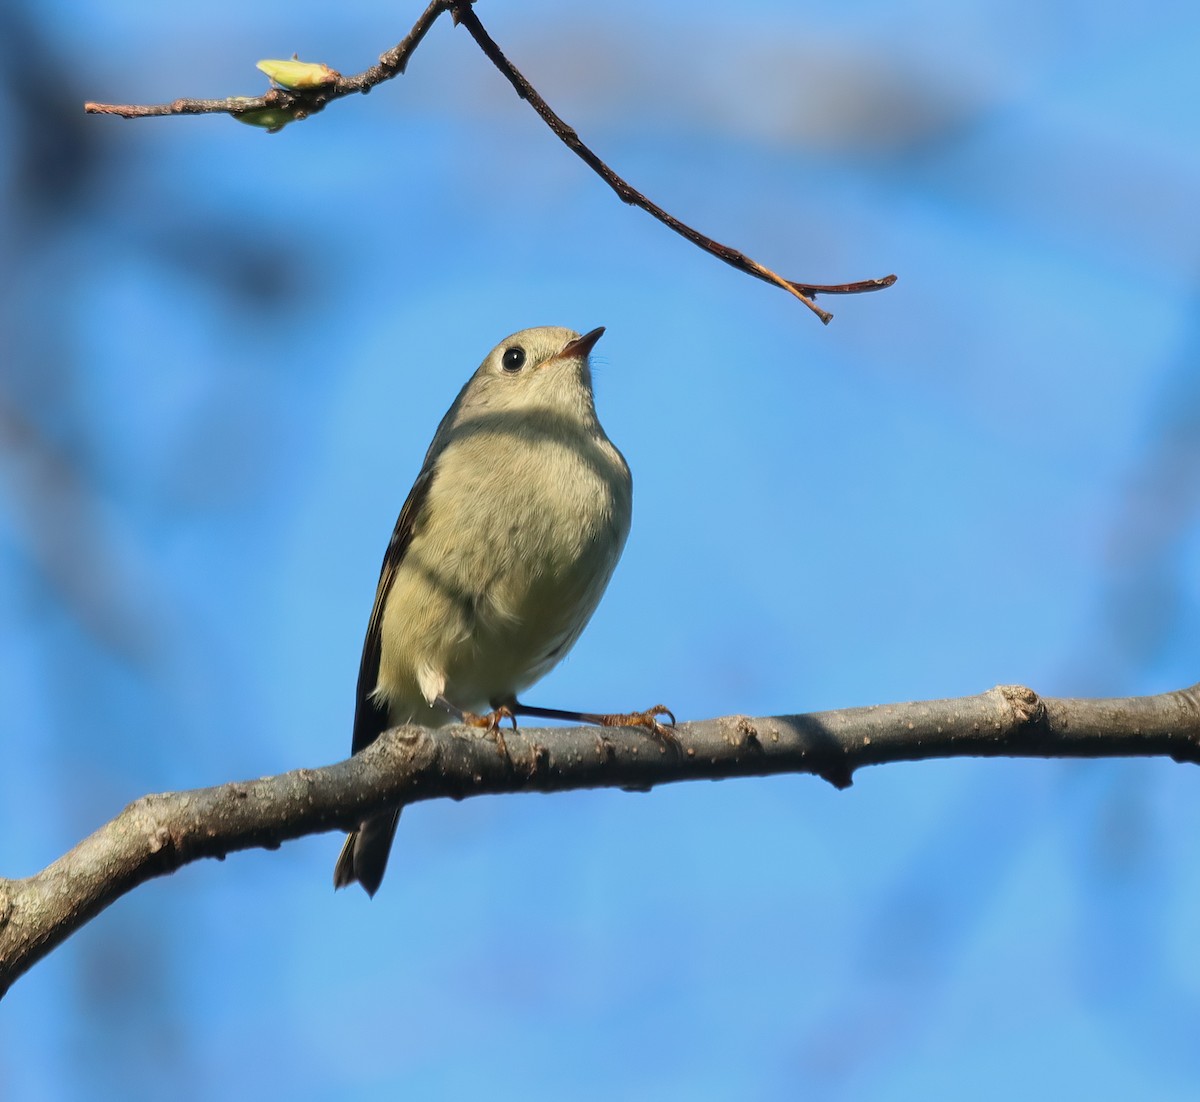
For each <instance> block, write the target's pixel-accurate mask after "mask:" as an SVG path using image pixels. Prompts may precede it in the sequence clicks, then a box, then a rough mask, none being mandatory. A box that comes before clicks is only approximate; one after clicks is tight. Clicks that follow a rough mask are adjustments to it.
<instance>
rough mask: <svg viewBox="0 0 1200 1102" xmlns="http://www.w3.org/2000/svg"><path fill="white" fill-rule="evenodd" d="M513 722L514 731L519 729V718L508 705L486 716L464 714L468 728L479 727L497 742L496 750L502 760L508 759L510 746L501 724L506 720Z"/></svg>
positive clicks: (472, 713) (464, 720)
mask: <svg viewBox="0 0 1200 1102" xmlns="http://www.w3.org/2000/svg"><path fill="white" fill-rule="evenodd" d="M506 719H509V720H512V725H513V730H514V731H515V730H516V729H517V717H516V715H514V714H513V710H512V709H511V708H510V707H509V706H508V705H507V704H501V705H500V707H498V708H493V709H492V711H490V712H488V713H487V714H486V715H482V716H481V715H476V714H475V713H474V712H463V714H462V721H463V723H465V724H466V725H467V726H468V727H478V728H479V729H480V730H482V731H485V732H486V733H487V734H488V735H490V736H491V737H492V738H493V739H495V741H496V749H497V751H498V752H499V754H500V756H501V757H502V758H506V757H508V744H507V743H506V742H505V741H504V732H503V730H501V727H500V724H501V723H502V722H503V721H504V720H506Z"/></svg>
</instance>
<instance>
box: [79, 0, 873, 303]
mask: <svg viewBox="0 0 1200 1102" xmlns="http://www.w3.org/2000/svg"><path fill="white" fill-rule="evenodd" d="M474 4H475V0H432V3H430V5H429V6H428V7H427V8H426V9H425V11H424V12H422V14H421V17H420V19H418V20H417V22H416V25H415V26H414V27H413V29H412V30H411V31H410V32H409V33H408V35H407V37H406V38H405V39H404V40H403V41H402V42H400V43H399V44H398V45H396V46H395V47H394V48H393V49H391V50H389V51H388V52H387V53H385V54H383V55H382V56H381V57H380V59H379V64H378V65H373V66H372V67H371V68H369V69H366V70H364V71H363V72H361V73H358V74H357V75H355V76H350V77H343V76H342V75H341V74H340V73H336V72H334V71H333V70H327V71H328V73H329V78H330V79H329V80H328V81H327V82H325V83H322V84H320V85H319V86H318V87H316V88H308V89H298V88H272V89H271V90H270V91H269V92H267V93H265V94H264V95H262V96H231V97H228V98H226V99H177V100H173V101H172V102H171V103H160V104H147V105H138V104H128V103H124V104H117V103H85V104H84V105H83V106H84V110H85V111H87V112H88V113H89V114H93V115H118V116H120V117H121V118H126V119H141V118H149V117H152V116H161V115H210V114H227V115H232V116H234V117H235V118H238V119H241V120H242V121H244V122H253V123H256V124H257V125H260V126H264V127H266V128H267V130H268V131H270V132H275V131H279V130H282V129H283V128H284V127H285V126H286V125H287V124H288V123H290V122H296V121H299V120H300V119H305V118H308V116H309V115H314V114H316V113H317V112H319V111H322V110H324V108H325V106H326V104H329V103H332V102H333V101H334V100H338V99H342V98H344V97H346V96H348V95H351V94H353V93H356V92H361V93H363V94H365V93H367V92H369V91H370V90H371V89H372V88H374V87H375V86H376V85H377V84H382V83H383V82H384V81H385V80H391V79H392V77H394V76H397V75H398V74H399V73H402V72H404V69H405V67H406V66H407V65H408V59H409V58H410V57H411V56H412V54H413V51H415V50H416V48H417V46H419V45H420V43H421V39H423V38H424V37H425V34H426V32H427V31H428V30H429V28H430V27H431V26H433V24H434V22H435V21H436V19H437V18H438V16H440V15H441V14H442V13H443V12H445V11H449V12H451V14H452V17H453V19H454V22H455V23H456V24H458V23H461V24H462V25H463V26H464V27H466V28H467V31H468V32H469V33H470V35H471V37H472V38H474V39H475V41H476V43H477V44H478V45H479V48H480V49H481V50H482V51H483V52H484V55H485V56H486V57H487V58H488V60H489V61H491V63H492V64H493V65H495V66H496V68H497V69H499V71H500V72H501V73H502V74H503V76H504V77H505V79H506V80H507V81H508V82H509V83H510V84H511V85H512V86H513V88H514V89H516V93H517V95H518V96H520V97H521V99H523V100H526V101H528V103H529V105H530V106H531V107H532V108H533V109H534V110H535V111H536V112H537V113H538V115H539V116H540V117H541V119H542V121H543V122H545V124H546V125H547V126H548V127H550V129H551V130H552V131H553V132H554V134H555V135H556V136H557V137H558V138H559V140H560V141H562V142H563V144H564V145H566V146H567V148H568V149H570V150H571V152H573V153H574V154H575V155H576V156H577V157H579V158H580V160H582V161H583V162H584V164H586V165H587V166H588V167H589V168H590V169H591V170H592V171H593V172H595V173H596V174H597V175H598V176H599V177H600V179H602V180H603V181H604V182H605V183H606V184H608V186H609V187H610V188H612V190H613V191H615V192H616V193H617V195H618V196H619V197H620V198H621V200H622V201H623V202H625V203H628V204H630V205H631V206H635V207H638V208H640V209H641V210H644V211H645V212H646V213H647V214H649V215H651V216H653V217H654V218H656V219H658V221H659V222H661V223H662V224H663V225H664V226H666V227H667V228H668V229H670V230H673V231H674V232H675V233H677V234H679V235H680V236H681V237H683V238H685V239H686V240H688V241H690V242H691V243H692V244H693V245H696V246H697V247H698V248H701V249H703V250H704V251H705V252H707V253H709V254H710V255H712V256H715V257H717V259H718V260H723V261H724V262H725V263H726V264H729V265H731V266H732V267H734V268H736V269H737V270H738V271H739V272H744V273H745V274H746V275H751V276H754V278H755V279H761V280H763V282H765V283H771V284H774V285H775V286H776V287H780V288H782V289H783V290H785V291H787V292H788V294H790V295H794V296H795V297H796V298H798V299H799V300H800V301H801V302H802V303H804V305H805V306H807V307H808V308H809V309H810V310H811V311H812V312H813V313H814V314H816V315H817V317H819V318H820V319H821V321H822V322H824V323H825V324H826V325H828V324H829V322H830V321H832V320H833V315H832V314H831V313H830V312H829V311H828V310H824V309H822V308H821V307H820V306H818V305H817V304H816V302H814V301H813V299H814V297H815V296H816V295H818V294H821V295H857V294H863V293H865V292H868V291H880V290H883V289H884V288H885V287H890V286H891V285H892V284H893V283H895V282H896V276H895V275H886V276H881V277H879V278H876V279H860V280H855V281H854V282H852V283H805V282H801V281H799V280H791V279H785V278H784V277H783V276H781V275H779V274H778V273H776V272H774V271H772V270H771V269H770V268H768V267H766V265H764V264H760V263H759V262H758V261H757V260H753V259H751V258H750V257H748V256H746V254H745V253H742V252H739V251H738V250H737V249H733V248H730V247H729V246H728V245H722V244H721V243H720V242H719V241H714V240H713V239H712V238H711V237H707V236H705V235H704V234H702V233H700V231H699V230H695V229H693V228H692V227H691V226H689V225H687V224H685V223H683V222H681V221H680V220H679V219H678V218H676V217H675V216H674V215H671V214H668V213H667V212H666V211H665V210H663V208H662V207H660V206H658V204H656V203H653V202H651V201H650V200H649V199H648V198H646V196H645V195H643V194H642V193H641V192H640V191H638V190H637V189H636V188H634V187H632V186H631V185H630V184H628V183H626V181H625V180H624V179H622V178H621V177H620V176H618V175H617V174H616V173H615V172H614V171H613V170H612V169H611V168H609V167H608V165H607V164H605V163H604V162H603V161H602V160H601V159H600V158H599V157H598V156H596V154H595V153H593V152H592V150H591V149H589V148H588V147H587V146H586V145H584V143H583V142H582V141H581V140H580V138H579V135H578V134H577V133H576V132H575V131H574V130H573V129H572V128H571V127H570V126H568V125H567V124H566V123H565V122H563V120H562V119H561V118H559V116H558V115H556V114H555V113H554V111H553V110H551V108H550V105H549V104H548V103H546V101H545V100H544V99H542V97H541V96H540V95H538V93H537V90H536V89H535V88H534V87H533V85H531V84H530V83H529V81H528V80H526V79H525V77H524V76H523V75H522V74H521V73H520V72H519V71H518V70H517V68H516V66H514V65H513V64H512V62H511V61H509V60H508V58H507V57H505V56H504V54H503V53H502V52H501V50H500V47H499V46H497V45H496V43H495V41H494V40H493V39H492V37H491V36H490V35H489V34H488V33H487V31H486V30H485V29H484V26H483V24H482V23H481V22H480V21H479V17H478V16H477V15H476V14H475V9H474Z"/></svg>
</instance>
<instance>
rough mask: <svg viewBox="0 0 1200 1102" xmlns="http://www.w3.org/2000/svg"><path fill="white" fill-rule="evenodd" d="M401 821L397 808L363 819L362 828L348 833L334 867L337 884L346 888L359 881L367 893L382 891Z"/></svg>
mask: <svg viewBox="0 0 1200 1102" xmlns="http://www.w3.org/2000/svg"><path fill="white" fill-rule="evenodd" d="M399 822H400V809H399V808H396V810H395V811H385V812H383V814H382V815H375V816H372V817H371V818H370V819H365V820H363V822H361V823H360V824H359V826H358V830H356V831H354V832H353V833H352V834H349V835H347V837H346V844H345V845H344V846H342V852H341V853H340V854H338V859H337V864H336V865H334V867H333V886H334V887H335V888H344V887H346V885H347V884H353V883H354V881H355V880H357V881H358V882H359V883H360V884H361V885H362V886H363V887H364V888H365V889H366V891H367V895H374V894H375V893H376V892H377V891H379V885H380V883H381V882H382V881H383V874H384V871H385V870H386V869H387V863H388V854H389V853H391V850H392V839H393V838H395V837H396V824H397V823H399Z"/></svg>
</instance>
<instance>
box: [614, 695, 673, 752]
mask: <svg viewBox="0 0 1200 1102" xmlns="http://www.w3.org/2000/svg"><path fill="white" fill-rule="evenodd" d="M659 716H666V717H667V719H668V720H669V721H670V722H669V723H668V724H662V723H659V722H658V718H659ZM596 718H597V721H598V722H599V723H601V724H602V725H603V726H605V727H645V728H646V730H647V731H649V732H650V733H651V734H652V735H653V736H654V737H655V738H656V739H660V740H661V741H662V742H664V743H666V744H667V745H668V746H678V745H679V736H678V735H676V734H675V731H674V727H675V713H674V712H672V711H671V709H670V708H668V707H667V706H666V705H665V704H655V705H654V707H653V708H647V709H646V710H645V711H644V712H618V713H616V714H613V715H599V716H597V717H596Z"/></svg>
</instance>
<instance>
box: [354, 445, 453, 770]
mask: <svg viewBox="0 0 1200 1102" xmlns="http://www.w3.org/2000/svg"><path fill="white" fill-rule="evenodd" d="M430 450H431V451H432V449H430ZM434 473H435V468H434V464H433V463H432V462H429V461H428V460H427V462H426V464H425V466H424V467H423V468H422V470H421V473H420V474H419V475H417V481H416V482H414V483H413V488H412V489H411V490H409V492H408V498H407V499H406V500H405V502H404V507H403V508H402V509H401V510H400V516H399V518H398V519H397V521H396V527H395V529H394V530H393V531H392V538H391V540H390V541H389V542H388V546H387V551H386V553H385V554H384V556H383V567H382V568H381V569H380V571H379V585H378V586H377V587H376V590H375V606H374V607H373V608H372V609H371V619H370V621H369V622H368V623H367V637H366V639H364V640H363V651H362V660H361V661H360V662H359V666H358V693H357V699H356V701H355V705H354V741H353V742H352V744H351V751H352V752H353V753H355V754H357V753H358V752H359V750H361V749H362V748H363V747H364V746H368V745H370V743H372V742H374V741H375V740H376V739H377V738H378V737H379V736H380V735H381V734H382V733H383V732H384V731H386V730H387V728H388V727H389V726H390V724H389V723H388V709H387V705H386V704H385V703H383V702H382V701H378V700H376V699H374V698H373V697H372V695H371V694H372V693H373V692H374V691H375V686H376V685H377V684H378V683H379V662H380V656H381V654H382V650H383V610H384V607H385V606H386V605H387V599H388V594H389V593H390V592H391V590H392V583H393V582H394V581H395V580H396V573H397V571H398V570H399V569H400V564H401V563H402V562H403V561H404V556H405V553H406V552H407V551H408V547H409V544H410V543H412V537H413V527H414V525H415V523H416V518H417V514H418V513H419V512H420V510H421V506H422V504H423V503H424V501H425V499H426V497H428V496H429V487H430V486H431V485H432V484H433V478H434Z"/></svg>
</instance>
